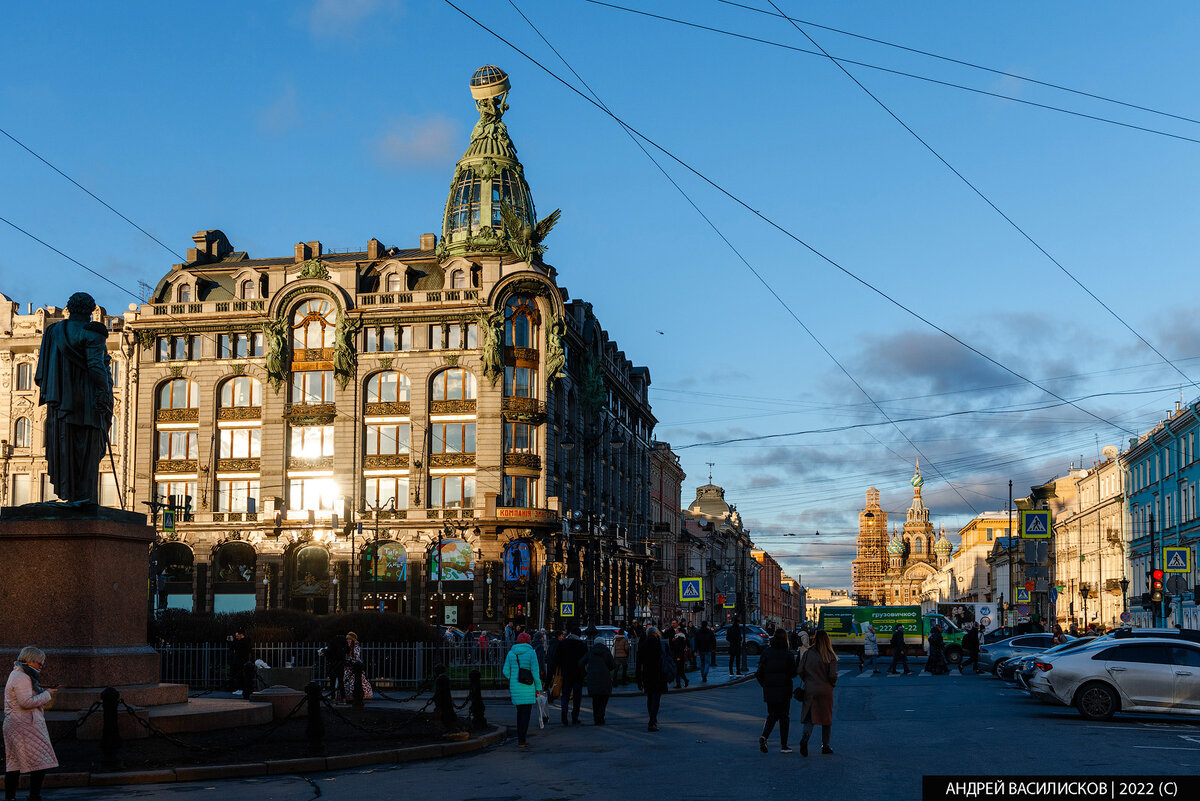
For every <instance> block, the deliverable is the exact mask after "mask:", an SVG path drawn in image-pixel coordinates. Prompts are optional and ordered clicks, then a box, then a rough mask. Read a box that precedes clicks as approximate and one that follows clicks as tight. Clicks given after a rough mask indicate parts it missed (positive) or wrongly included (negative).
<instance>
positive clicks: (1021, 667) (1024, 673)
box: [1013, 636, 1096, 690]
mask: <svg viewBox="0 0 1200 801" xmlns="http://www.w3.org/2000/svg"><path fill="white" fill-rule="evenodd" d="M1095 639H1096V638H1095V637H1092V636H1087V637H1080V638H1078V639H1075V640H1068V641H1067V642H1064V643H1061V644H1059V645H1056V646H1054V647H1053V648H1051V649H1049V650H1046V651H1042V652H1041V653H1040V654H1034V655H1032V656H1025V657H1021V659H1020V661H1019V664H1017V665H1016V668H1015V670H1014V671H1013V678H1014V679H1015V680H1016V682H1017V684H1019V685H1021V689H1023V690H1028V689H1029V680H1030V679H1031V678H1033V674H1034V673H1036V672H1037V661H1038V660H1039V659H1044V658H1045V657H1047V656H1053V655H1054V654H1062V653H1066V652H1067V651H1074V650H1075V649H1076V648H1080V647H1082V646H1084V645H1087V644H1088V643H1089V642H1093V641H1094V640H1095Z"/></svg>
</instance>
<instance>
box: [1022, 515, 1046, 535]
mask: <svg viewBox="0 0 1200 801" xmlns="http://www.w3.org/2000/svg"><path fill="white" fill-rule="evenodd" d="M1050 527H1051V523H1050V510H1049V509H1030V510H1028V511H1024V512H1021V536H1022V537H1024V538H1026V539H1031V540H1045V539H1049V538H1050Z"/></svg>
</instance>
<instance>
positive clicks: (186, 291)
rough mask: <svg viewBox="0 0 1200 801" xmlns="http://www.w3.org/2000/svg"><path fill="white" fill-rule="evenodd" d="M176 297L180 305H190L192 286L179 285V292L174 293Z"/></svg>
mask: <svg viewBox="0 0 1200 801" xmlns="http://www.w3.org/2000/svg"><path fill="white" fill-rule="evenodd" d="M176 297H177V298H178V299H179V302H180V303H191V302H192V285H191V284H180V285H179V290H178V291H177V293H176Z"/></svg>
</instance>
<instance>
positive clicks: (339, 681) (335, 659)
mask: <svg viewBox="0 0 1200 801" xmlns="http://www.w3.org/2000/svg"><path fill="white" fill-rule="evenodd" d="M325 670H326V671H327V672H328V674H329V697H330V698H332V699H333V701H334V702H335V703H337V702H340V701H341V700H342V698H343V697H344V696H345V694H346V688H345V687H344V686H343V683H344V681H345V675H346V635H344V634H333V635H330V637H329V641H328V642H327V643H326V644H325Z"/></svg>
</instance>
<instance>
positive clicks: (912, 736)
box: [47, 669, 1200, 801]
mask: <svg viewBox="0 0 1200 801" xmlns="http://www.w3.org/2000/svg"><path fill="white" fill-rule="evenodd" d="M761 699H762V696H761V692H760V690H759V688H758V686H757V684H754V683H749V684H742V685H737V686H732V687H725V688H720V689H715V690H712V691H706V692H698V693H688V694H679V695H667V696H666V697H665V698H664V699H663V704H662V711H661V713H660V716H659V725H660V726H661V728H662V731H660V732H658V733H649V732H647V731H646V716H645V704H644V701H643V700H642V699H640V698H638V699H634V698H621V699H614V701H613V702H612V703H611V704H610V706H609V711H608V723H609V725H607V726H605V727H602V728H601V727H594V726H591V725H582V726H578V727H571V728H567V729H563V728H561V727H559V726H558V725H556V724H554V723H552V724H551V725H550V727H548V728H547V729H545V730H541V731H538V730H536V728H535V730H534V732H533V734H532V736H531V738H530V742H531V744H532V748H530V749H528V750H524V751H518V750H517V748H516V744H515V740H510V741H509V742H508V743H505V744H504V745H500V746H497V747H495V748H492V749H489V750H487V751H483V752H480V753H477V754H473V755H470V756H466V757H460V758H457V759H448V760H440V761H434V762H424V763H410V764H405V765H393V766H387V767H383V768H378V769H360V770H352V771H345V772H341V773H330V774H320V775H314V776H307V777H299V776H287V777H271V778H263V779H242V780H230V781H226V782H209V783H202V784H192V785H158V786H143V787H131V788H113V789H99V788H91V789H79V790H55V791H48V792H47V795H49V794H50V792H52V793H53V798H55V799H64V801H65V800H66V799H88V800H89V801H96V800H99V799H117V798H122V799H129V798H143V799H170V800H171V801H181V800H182V799H188V800H189V801H203V800H204V799H213V801H218V800H219V801H226V799H228V800H229V801H276V800H278V801H307V799H314V798H322V799H335V800H340V799H346V800H347V801H349V800H350V799H355V800H356V801H357V800H358V799H389V801H390V799H394V798H397V797H403V798H415V799H422V801H424V799H431V800H437V799H446V800H447V801H559V800H560V799H592V798H596V799H623V798H630V799H632V798H639V799H640V798H648V799H654V800H655V801H675V799H679V800H680V801H707V800H708V799H714V801H715V800H716V799H720V801H729V800H730V799H736V798H786V797H791V796H793V795H795V794H796V793H797V792H799V791H800V790H803V794H804V795H805V796H808V797H817V798H824V797H851V796H850V794H851V793H852V794H853V797H862V796H863V795H870V796H872V797H877V798H888V799H889V801H892V800H895V799H900V800H903V799H919V798H920V797H921V776H922V775H923V774H967V775H979V776H996V775H1023V774H1046V775H1055V774H1057V775H1062V774H1096V775H1098V774H1172V775H1178V774H1192V775H1196V774H1200V718H1183V717H1171V716H1138V717H1129V716H1117V718H1115V719H1114V720H1113V721H1111V722H1110V723H1089V722H1088V721H1085V720H1083V719H1082V718H1080V717H1079V715H1078V714H1077V713H1076V712H1075V711H1074V710H1071V709H1067V708H1065V707H1051V706H1046V705H1043V704H1041V703H1039V702H1037V701H1033V700H1031V699H1029V698H1028V697H1027V696H1025V695H1024V693H1021V692H1019V691H1017V690H1016V689H1014V688H1012V687H1011V685H1005V684H1002V683H1001V682H999V681H997V680H996V679H992V678H990V677H986V676H974V675H966V676H959V675H957V673H955V674H953V675H950V676H929V675H916V676H899V675H898V676H883V675H880V676H871V675H869V674H867V675H861V676H860V675H859V674H858V672H857V670H850V669H845V670H843V671H842V673H841V678H840V681H839V683H838V687H837V690H836V694H835V712H834V729H833V748H834V751H835V754H834V755H832V756H822V755H821V754H820V753H819V748H813V749H812V750H811V755H810V756H809V757H808V758H804V757H801V756H800V754H799V752H798V751H797V752H796V753H793V754H780V753H779V752H778V750H779V743H778V736H777V735H776V736H774V737H773V738H772V742H771V752H770V753H768V754H762V753H760V752H759V750H758V735H759V733H760V731H761V726H762V720H763V715H764V706H763V703H762V700H761ZM585 703H586V702H585ZM488 712H489V714H488V717H489V719H490V720H492V721H499V722H504V721H506V720H507V719H508V718H510V717H513V718H515V716H514V715H513V713H512V709H511V707H504V706H502V705H499V704H491V705H489V710H488ZM793 714H794V715H796V717H798V716H799V707H798V706H797V705H793ZM584 719H585V720H586V721H588V722H589V723H590V714H589V713H588V712H587V711H586V709H585V712H584ZM535 726H536V724H535ZM799 728H800V727H799V725H798V724H797V725H795V726H794V729H793V732H794V733H793V736H792V738H791V740H792V743H791V744H792V746H793V747H795V746H796V744H797V743H798V742H799ZM819 732H820V729H819V728H818V729H817V730H816V732H814V735H813V737H814V743H815V742H818V741H819V737H820V734H819Z"/></svg>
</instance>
